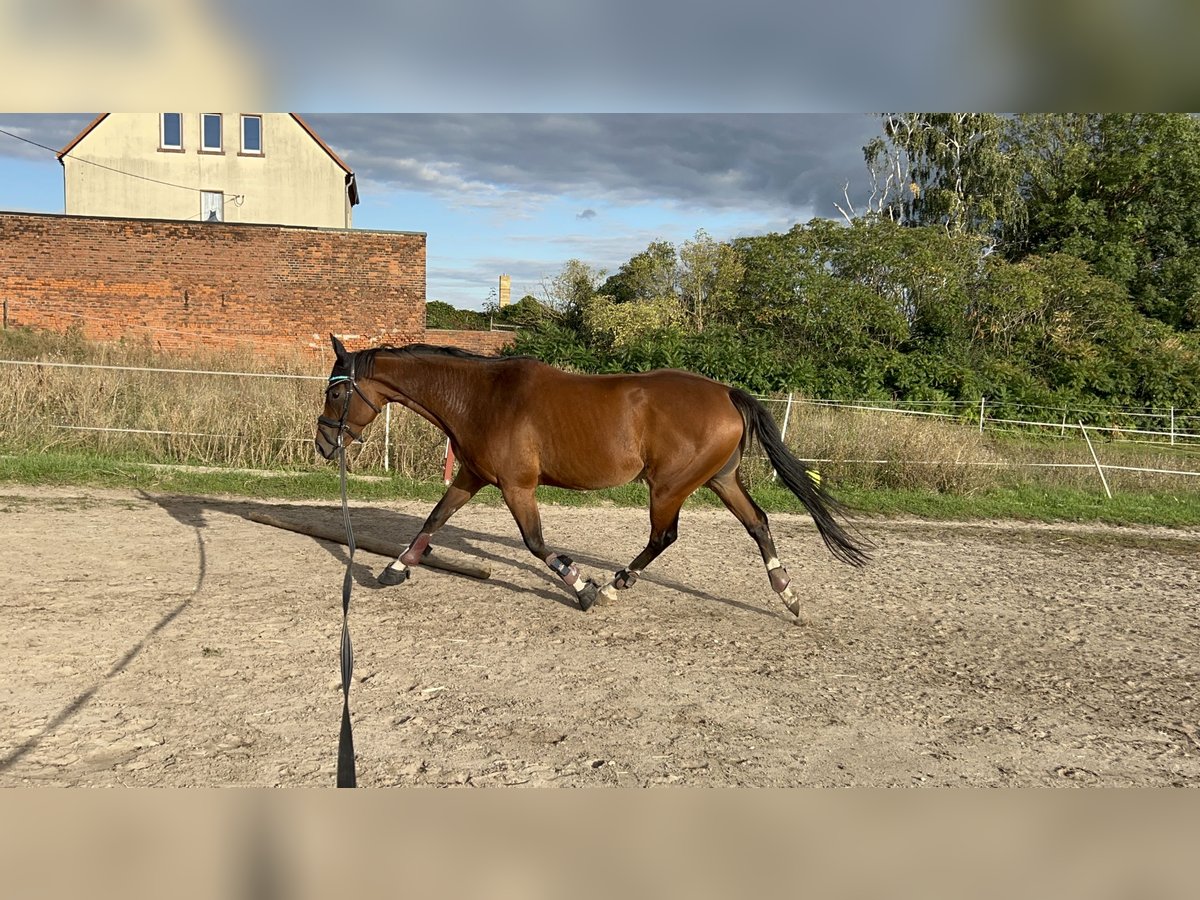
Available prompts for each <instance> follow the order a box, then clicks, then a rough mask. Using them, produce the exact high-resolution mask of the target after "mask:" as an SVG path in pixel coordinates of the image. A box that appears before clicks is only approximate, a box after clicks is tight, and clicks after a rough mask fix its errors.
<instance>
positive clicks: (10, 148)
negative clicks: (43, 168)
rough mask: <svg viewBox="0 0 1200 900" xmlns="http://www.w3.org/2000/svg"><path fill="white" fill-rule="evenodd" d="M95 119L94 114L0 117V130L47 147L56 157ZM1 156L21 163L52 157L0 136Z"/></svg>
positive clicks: (6, 136) (37, 149) (34, 147)
mask: <svg viewBox="0 0 1200 900" xmlns="http://www.w3.org/2000/svg"><path fill="white" fill-rule="evenodd" d="M95 117H96V116H95V114H94V113H78V114H70V113H54V114H40V113H30V114H25V115H15V114H14V115H3V116H0V129H3V130H4V131H7V132H10V133H12V134H15V135H18V136H19V137H21V138H25V139H26V140H28V141H34V142H36V143H38V144H42V145H44V146H46V147H50V148H52V149H53V150H54V152H55V153H57V152H58V151H59V150H61V149H62V148H63V147H65V146H67V144H69V143H70V142H71V141H72V139H74V137H75V135H77V134H79V132H80V131H82V130H83V129H84V128H85V127H86V126H87V124H88V123H89V122H91V121H92V119H94V118H95ZM0 156H16V157H20V158H22V159H54V156H53V154H51V153H50V151H48V150H44V149H42V148H41V147H36V146H34V145H33V144H29V143H25V142H23V141H20V140H17V139H16V138H11V137H9V136H8V135H4V134H0Z"/></svg>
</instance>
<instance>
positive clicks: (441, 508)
mask: <svg viewBox="0 0 1200 900" xmlns="http://www.w3.org/2000/svg"><path fill="white" fill-rule="evenodd" d="M483 485H484V481H483V479H482V478H480V477H479V476H478V475H476V474H475V473H474V472H472V471H471V470H470V469H468V468H467V467H466V466H461V467H460V468H459V470H458V474H457V475H456V476H455V478H454V481H453V482H451V483H450V486H449V487H448V488H446V493H444V494H442V499H441V500H439V501H438V502H437V506H435V507H434V508H433V512H431V513H430V514H429V518H428V519H426V520H425V524H424V525H422V526H421V533H420V534H418V535H417V536H416V537H415V538H413V541H412V543H411V544H409V545H408V549H407V550H405V551H404V552H403V553H401V554H400V555H399V556H397V557H396V559H395V560H393V561H392V562H391V563H389V564H388V567H387V568H386V569H384V570H383V571H382V572H380V573H379V583H380V584H386V585H393V584H400V583H402V582H404V581H405V580H407V578H408V575H409V570H410V568H411V567H413V566H418V565H420V564H421V559H422V558H423V557H424V556H425V554H426V553H428V552H429V539H430V537H432V535H433V533H434V532H435V531H437V530H438V529H439V528H441V527H442V526H443V525H445V524H446V522H447V520H448V519H449V518H450V517H451V516H452V515H454V514H455V513H456V512H458V511H459V510H460V509H462V508H463V506H464V505H465V504H466V502H467V501H468V500H470V499H471V498H472V497H474V496H475V494H476V492H478V490H479V489H480V488H481V487H483Z"/></svg>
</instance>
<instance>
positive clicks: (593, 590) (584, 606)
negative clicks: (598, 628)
mask: <svg viewBox="0 0 1200 900" xmlns="http://www.w3.org/2000/svg"><path fill="white" fill-rule="evenodd" d="M599 587H600V585H598V584H596V582H594V581H592V579H590V578H589V579H588V580H587V584H585V585H584V586H583V590H582V591H580V592H579V608H580V609H581V610H583V611H584V612H587V611H588V610H589V609H591V608H592V606H593V605H595V603H596V597H597V596H599V591H598V590H597V588H599Z"/></svg>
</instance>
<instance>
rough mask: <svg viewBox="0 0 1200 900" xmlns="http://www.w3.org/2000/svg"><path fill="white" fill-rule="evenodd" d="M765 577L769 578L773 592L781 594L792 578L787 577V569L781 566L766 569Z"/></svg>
mask: <svg viewBox="0 0 1200 900" xmlns="http://www.w3.org/2000/svg"><path fill="white" fill-rule="evenodd" d="M767 577H768V578H770V579H771V587H772V588H773V589H774V591H775V593H777V594H782V593H783V592H784V591H786V590H787V586H788V585H789V584H791V581H792V579H790V578H788V573H787V569H785V568H784V567H783V566H776V567H775V568H774V569H768V570H767Z"/></svg>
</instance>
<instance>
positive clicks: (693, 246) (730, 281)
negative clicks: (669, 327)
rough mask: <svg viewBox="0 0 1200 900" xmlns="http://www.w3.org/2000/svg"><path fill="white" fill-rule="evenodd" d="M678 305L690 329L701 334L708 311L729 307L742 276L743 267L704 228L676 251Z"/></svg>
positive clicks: (738, 259)
mask: <svg viewBox="0 0 1200 900" xmlns="http://www.w3.org/2000/svg"><path fill="white" fill-rule="evenodd" d="M679 260H680V262H681V263H682V266H683V268H682V271H681V272H680V273H679V286H680V293H681V298H680V299H681V301H682V303H683V306H684V308H685V309H686V310H687V311H688V314H689V315H690V317H691V324H692V328H693V330H695V331H703V330H704V323H705V313H706V312H707V311H708V309H709V308H710V307H713V306H716V307H718V308H719V307H721V306H722V305H725V304H728V303H729V301H730V298H731V296H732V294H733V293H734V292H735V291H736V290H737V288H738V286H739V284H740V283H741V280H742V277H743V276H744V275H745V272H746V267H745V265H744V264H743V263H742V260H741V258H740V257H739V256H738V254H737V251H735V250H734V249H733V247H731V246H730V245H729V244H725V243H720V242H718V241H715V240H713V239H712V238H711V237H710V236H709V234H708V232H706V231H705V230H704V229H703V228H701V229H700V230H698V231H697V232H696V235H695V237H694V238H693V239H692V240H690V241H684V242H683V247H682V248H680V251H679Z"/></svg>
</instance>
